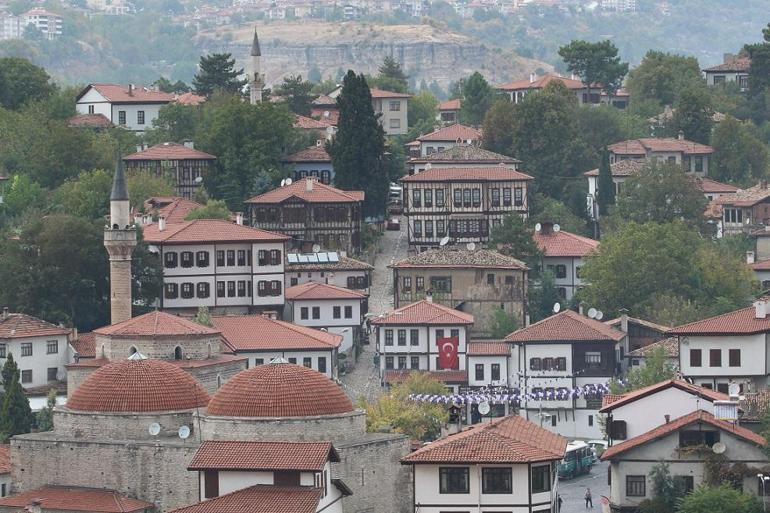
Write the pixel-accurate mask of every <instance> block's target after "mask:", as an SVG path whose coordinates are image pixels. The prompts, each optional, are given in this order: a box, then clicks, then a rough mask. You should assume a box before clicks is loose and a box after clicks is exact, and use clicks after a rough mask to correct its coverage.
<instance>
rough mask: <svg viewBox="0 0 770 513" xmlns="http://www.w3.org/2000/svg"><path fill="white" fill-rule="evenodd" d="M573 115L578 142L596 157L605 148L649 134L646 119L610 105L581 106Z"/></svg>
mask: <svg viewBox="0 0 770 513" xmlns="http://www.w3.org/2000/svg"><path fill="white" fill-rule="evenodd" d="M575 115H576V118H575V119H576V122H577V130H578V135H579V138H580V140H581V141H582V142H583V143H584V144H585V145H586V146H587V147H588V148H589V149H590V150H591V151H592V152H595V153H596V155H597V156H598V155H599V154H600V153H601V150H602V149H603V148H604V147H605V146H609V145H610V144H613V143H616V142H618V141H624V140H627V139H637V138H639V137H647V136H649V133H650V123H649V122H648V121H647V119H646V118H642V117H641V116H638V115H635V114H632V113H630V112H629V109H618V108H617V107H613V106H611V105H582V106H580V107H578V108H577V110H576V112H575ZM648 117H649V116H648Z"/></svg>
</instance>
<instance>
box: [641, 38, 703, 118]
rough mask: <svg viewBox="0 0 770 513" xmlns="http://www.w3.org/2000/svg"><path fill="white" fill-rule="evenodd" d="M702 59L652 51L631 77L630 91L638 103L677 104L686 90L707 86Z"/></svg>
mask: <svg viewBox="0 0 770 513" xmlns="http://www.w3.org/2000/svg"><path fill="white" fill-rule="evenodd" d="M705 85H706V82H705V80H704V79H703V75H702V74H701V70H700V65H699V64H698V59H696V58H695V57H685V56H683V55H677V54H670V53H664V52H660V51H657V50H650V51H648V52H647V55H645V56H644V59H642V62H641V63H640V64H639V66H637V67H636V68H634V69H632V70H631V72H630V73H629V74H628V81H627V83H626V88H627V89H628V90H629V92H630V93H631V97H632V98H633V99H634V103H636V102H638V101H645V100H654V101H655V102H657V103H658V105H661V106H662V105H674V103H676V102H677V101H678V100H679V96H680V94H681V93H682V91H684V90H686V89H691V88H693V87H698V86H701V87H702V86H705Z"/></svg>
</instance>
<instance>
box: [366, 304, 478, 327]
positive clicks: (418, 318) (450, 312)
mask: <svg viewBox="0 0 770 513" xmlns="http://www.w3.org/2000/svg"><path fill="white" fill-rule="evenodd" d="M371 322H372V324H378V325H389V324H390V325H405V324H432V325H441V324H444V325H454V324H473V316H472V315H471V314H467V313H465V312H460V311H458V310H454V309H452V308H449V307H448V306H444V305H440V304H438V303H433V302H432V301H428V300H426V299H423V300H422V301H417V302H416V303H411V304H409V305H406V306H402V307H401V308H397V309H396V310H393V311H392V312H390V313H388V314H385V315H384V316H383V317H373V318H372V321H371Z"/></svg>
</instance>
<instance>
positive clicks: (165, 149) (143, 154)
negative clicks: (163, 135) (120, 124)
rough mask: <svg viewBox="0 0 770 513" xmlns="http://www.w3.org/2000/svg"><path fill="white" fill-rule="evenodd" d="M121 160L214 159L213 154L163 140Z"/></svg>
mask: <svg viewBox="0 0 770 513" xmlns="http://www.w3.org/2000/svg"><path fill="white" fill-rule="evenodd" d="M123 160H129V161H131V160H216V157H215V156H214V155H211V154H209V153H206V152H203V151H200V150H196V149H194V148H188V147H187V146H185V145H184V144H179V143H175V142H164V143H160V144H156V145H155V146H150V147H149V148H147V149H146V150H142V151H138V152H136V153H132V154H130V155H126V156H125V157H123Z"/></svg>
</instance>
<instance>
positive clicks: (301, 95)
mask: <svg viewBox="0 0 770 513" xmlns="http://www.w3.org/2000/svg"><path fill="white" fill-rule="evenodd" d="M311 89H313V84H312V82H309V81H307V80H302V75H289V76H288V77H284V78H283V83H282V84H281V85H279V86H278V87H277V88H276V90H275V91H274V92H275V94H277V95H278V96H281V97H283V98H284V99H285V100H286V105H287V106H288V107H289V110H290V111H292V112H293V113H294V114H299V115H301V116H309V115H310V108H311V106H312V102H313V96H312V95H311V94H310V90H311Z"/></svg>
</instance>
